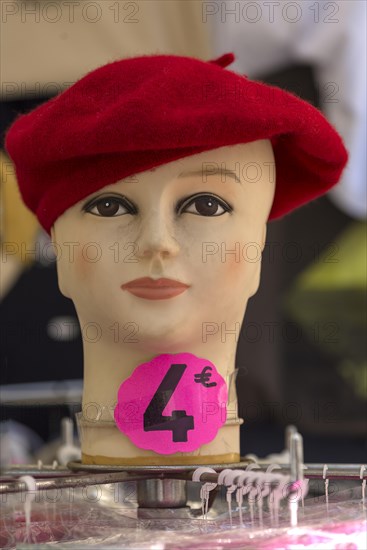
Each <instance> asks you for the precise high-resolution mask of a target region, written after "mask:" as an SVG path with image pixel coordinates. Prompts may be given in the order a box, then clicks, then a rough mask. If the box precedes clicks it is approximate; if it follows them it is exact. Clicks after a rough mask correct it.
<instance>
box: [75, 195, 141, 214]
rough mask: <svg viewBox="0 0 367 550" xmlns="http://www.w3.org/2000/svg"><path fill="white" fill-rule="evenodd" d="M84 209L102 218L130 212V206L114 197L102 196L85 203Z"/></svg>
mask: <svg viewBox="0 0 367 550" xmlns="http://www.w3.org/2000/svg"><path fill="white" fill-rule="evenodd" d="M84 210H85V211H86V212H89V213H90V214H93V215H94V216H101V217H103V218H112V217H117V216H122V215H123V214H131V213H132V208H131V206H129V205H128V204H127V203H126V202H125V201H123V200H121V199H119V198H116V197H103V198H102V199H97V200H94V201H93V202H91V203H90V204H87V205H86V206H85V208H84Z"/></svg>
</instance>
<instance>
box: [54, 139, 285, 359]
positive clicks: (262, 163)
mask: <svg viewBox="0 0 367 550" xmlns="http://www.w3.org/2000/svg"><path fill="white" fill-rule="evenodd" d="M274 189H275V181H274V157H273V151H272V147H271V144H270V141H268V140H263V141H257V142H252V143H248V144H239V145H233V146H227V147H221V148H218V149H214V150H211V151H206V152H204V153H200V154H197V155H194V156H190V157H186V158H183V159H180V160H177V161H174V162H171V163H168V164H165V165H163V166H160V167H157V168H154V169H152V170H148V171H146V172H142V173H140V174H137V175H136V176H132V177H129V178H126V179H124V180H121V181H119V182H117V183H115V184H112V185H108V186H106V187H104V188H102V189H100V190H99V191H97V192H96V193H93V194H92V195H90V196H89V197H86V198H85V199H83V200H82V201H80V202H78V203H77V204H75V205H74V206H73V207H71V208H69V209H68V210H67V211H66V212H65V213H64V214H63V215H62V216H60V217H59V218H58V219H57V221H56V223H55V225H54V227H53V228H52V239H53V241H54V242H55V243H56V245H57V257H58V260H57V266H58V278H59V286H60V290H61V292H62V293H63V294H64V295H65V296H67V297H69V298H71V299H72V300H73V302H74V305H75V307H76V310H77V314H78V317H79V320H80V323H81V325H82V328H83V326H84V325H85V324H87V323H97V324H98V326H99V329H100V335H101V337H103V338H107V339H110V340H111V341H112V342H119V343H126V344H127V343H129V341H132V340H134V341H135V342H136V341H137V342H138V343H137V344H136V343H133V345H140V346H142V347H145V346H147V347H148V348H150V349H152V350H156V351H157V350H158V351H161V352H164V351H165V350H166V351H168V352H169V351H174V350H175V348H176V347H177V346H178V347H180V346H185V348H186V349H187V347H188V345H189V344H190V343H191V342H193V341H194V340H197V339H200V340H202V337H203V326H204V325H203V324H205V323H209V324H210V323H213V324H214V325H213V326H215V324H217V325H218V324H219V325H220V324H221V323H226V324H228V327H227V328H228V329H230V328H233V327H231V326H230V324H231V323H234V322H242V319H243V315H244V311H245V307H246V303H247V300H248V298H249V297H250V296H251V295H252V294H254V293H255V292H256V290H257V287H258V284H259V274H260V264H261V251H262V248H263V246H264V241H265V228H266V221H267V218H268V215H269V212H270V208H271V205H272V201H273V196H274ZM142 278H150V279H154V280H156V279H170V280H173V281H175V282H176V283H168V288H158V289H157V288H153V289H152V288H148V289H147V288H145V285H144V281H142V282H141V284H140V285H139V281H137V282H136V280H137V279H142ZM177 283H181V286H179V285H178V284H177ZM166 284H167V282H166ZM138 287H139V288H138ZM205 326H207V325H205ZM116 331H118V337H117V338H116V334H117V332H116ZM132 333H133V334H134V338H131V334H132Z"/></svg>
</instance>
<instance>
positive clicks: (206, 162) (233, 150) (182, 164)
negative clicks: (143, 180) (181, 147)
mask: <svg viewBox="0 0 367 550" xmlns="http://www.w3.org/2000/svg"><path fill="white" fill-rule="evenodd" d="M272 162H274V154H273V148H272V145H271V142H270V140H268V139H266V140H259V141H252V142H250V143H239V144H236V145H227V146H225V147H219V148H217V149H211V150H209V151H204V152H202V153H198V154H197V155H191V156H189V157H185V158H182V159H178V160H175V161H173V162H170V163H168V164H163V165H162V166H158V167H156V168H152V169H151V170H147V171H146V172H142V173H140V174H137V176H138V177H139V179H140V177H141V176H143V175H144V174H146V175H147V176H149V177H150V179H151V178H152V175H154V174H155V175H156V176H157V177H159V178H161V177H162V176H163V177H164V176H167V177H174V176H179V175H181V173H184V174H186V172H191V171H192V170H195V171H196V170H201V171H202V173H203V175H205V174H207V173H214V172H215V171H218V172H221V171H223V170H231V171H236V170H237V172H238V173H239V175H240V174H241V173H242V172H243V168H244V167H245V166H246V165H248V164H249V163H256V164H258V166H259V167H260V168H261V166H262V165H264V163H267V164H266V166H268V163H272ZM122 181H123V180H122Z"/></svg>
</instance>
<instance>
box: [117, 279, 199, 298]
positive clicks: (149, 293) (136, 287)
mask: <svg viewBox="0 0 367 550" xmlns="http://www.w3.org/2000/svg"><path fill="white" fill-rule="evenodd" d="M121 288H122V289H123V290H127V291H128V292H130V293H131V294H134V296H137V297H138V298H145V299H146V300H167V299H168V298H174V297H175V296H178V295H179V294H182V293H183V292H185V290H187V289H188V288H189V285H185V284H184V283H180V282H179V281H173V280H172V279H151V278H150V277H142V278H141V279H135V280H134V281H130V282H129V283H125V284H124V285H121Z"/></svg>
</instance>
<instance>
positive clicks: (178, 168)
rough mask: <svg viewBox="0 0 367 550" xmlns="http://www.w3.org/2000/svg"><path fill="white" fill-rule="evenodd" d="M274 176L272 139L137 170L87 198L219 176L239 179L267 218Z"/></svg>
mask: <svg viewBox="0 0 367 550" xmlns="http://www.w3.org/2000/svg"><path fill="white" fill-rule="evenodd" d="M254 173H255V176H256V174H258V175H260V177H259V178H256V180H255V181H254V179H250V180H248V178H247V176H248V175H249V174H251V176H249V177H251V178H253V176H254ZM210 174H215V175H216V178H209V175H210ZM274 175H275V161H274V154H273V148H272V145H271V142H270V140H258V141H253V142H250V143H240V144H236V145H228V146H225V147H219V148H216V149H211V150H209V151H204V152H202V153H198V154H196V155H191V156H188V157H184V158H182V159H178V160H175V161H173V162H170V163H167V164H163V165H161V166H157V167H155V168H152V169H150V170H146V171H144V172H139V173H137V174H135V175H132V176H128V177H127V178H124V179H121V180H119V181H117V182H116V183H113V184H109V185H107V186H105V187H103V188H101V189H99V190H98V191H97V192H96V193H93V194H92V195H89V197H92V196H95V195H96V194H98V195H100V194H102V193H106V192H118V193H121V192H131V191H134V192H136V191H138V190H140V191H139V192H140V193H144V194H145V193H148V194H149V195H151V194H153V195H156V193H160V192H165V190H168V189H170V188H171V184H172V182H174V181H175V182H177V183H178V182H180V186H181V188H182V187H185V179H186V178H185V177H187V179H186V181H187V182H189V178H190V177H192V176H195V179H194V180H193V181H201V182H202V183H204V184H205V183H206V182H207V181H208V182H209V180H210V179H213V180H214V179H216V180H217V181H218V178H221V180H220V182H219V183H222V182H224V181H235V180H236V181H240V182H241V183H242V184H243V185H244V186H245V188H246V189H247V195H248V193H250V194H251V195H252V196H253V200H254V205H256V206H257V205H260V209H259V215H260V214H261V217H262V215H263V214H264V213H265V215H266V217H267V215H268V214H269V211H270V208H271V205H272V201H273V197H274V190H275V176H274ZM227 178H228V179H227ZM86 200H88V197H85V198H84V199H82V200H81V201H79V203H77V204H75V205H74V206H72V207H71V208H69V209H68V210H67V211H66V212H64V214H63V215H61V216H60V217H59V218H58V220H56V222H55V223H56V225H60V222H61V220H64V219H65V218H69V214H71V213H72V212H77V211H80V208H81V206H82V205H83V204H84V203H85V201H86ZM58 222H59V223H58Z"/></svg>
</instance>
